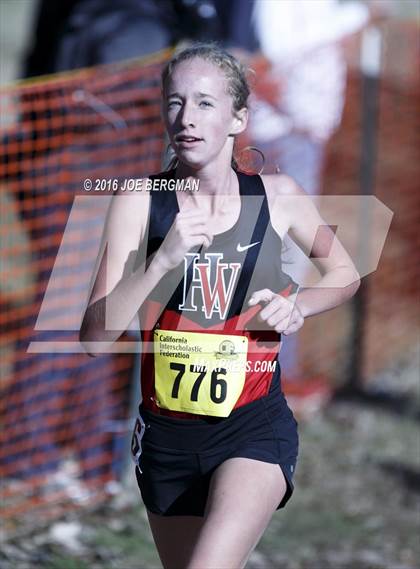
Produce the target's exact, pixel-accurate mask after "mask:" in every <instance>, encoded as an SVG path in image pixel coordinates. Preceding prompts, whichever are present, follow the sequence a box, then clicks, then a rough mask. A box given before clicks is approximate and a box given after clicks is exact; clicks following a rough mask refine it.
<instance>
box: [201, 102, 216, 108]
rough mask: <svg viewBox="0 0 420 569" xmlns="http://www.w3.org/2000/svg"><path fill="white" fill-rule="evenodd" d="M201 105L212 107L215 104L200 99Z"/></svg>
mask: <svg viewBox="0 0 420 569" xmlns="http://www.w3.org/2000/svg"><path fill="white" fill-rule="evenodd" d="M200 106H204V107H212V106H213V105H212V104H211V103H209V102H208V101H200Z"/></svg>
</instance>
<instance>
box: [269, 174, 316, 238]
mask: <svg viewBox="0 0 420 569" xmlns="http://www.w3.org/2000/svg"><path fill="white" fill-rule="evenodd" d="M261 179H262V181H263V184H264V187H265V191H266V194H267V200H268V205H269V209H270V217H271V223H272V226H273V228H274V229H275V230H276V231H277V233H278V234H279V235H280V236H281V237H283V236H284V235H285V234H286V233H287V232H288V230H289V229H290V227H291V226H292V225H293V222H294V219H295V218H296V214H297V212H298V211H299V210H300V208H301V207H305V203H306V202H307V201H308V194H307V193H306V192H305V191H304V190H303V189H302V188H301V187H300V186H299V184H297V183H296V182H295V180H294V179H293V178H291V177H290V176H286V175H285V174H267V175H263V176H261ZM305 198H306V199H305Z"/></svg>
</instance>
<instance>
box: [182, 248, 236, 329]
mask: <svg viewBox="0 0 420 569" xmlns="http://www.w3.org/2000/svg"><path fill="white" fill-rule="evenodd" d="M204 257H205V259H206V260H205V261H204V262H202V263H199V262H198V260H199V258H200V255H199V254H198V253H187V254H186V255H185V257H184V292H183V297H182V303H181V304H180V305H179V307H178V308H179V310H186V311H192V312H197V310H198V302H199V301H198V296H200V297H201V298H200V300H201V303H200V304H201V306H202V310H203V312H204V315H205V317H206V318H208V319H210V318H212V317H213V316H214V315H215V314H218V315H219V317H220V319H222V320H223V319H224V318H225V317H226V313H227V311H228V308H229V305H230V302H231V300H232V296H233V293H234V290H235V286H236V282H237V278H238V274H239V269H240V268H241V264H240V263H223V253H205V255H204ZM190 263H192V278H189V275H188V270H189V266H190Z"/></svg>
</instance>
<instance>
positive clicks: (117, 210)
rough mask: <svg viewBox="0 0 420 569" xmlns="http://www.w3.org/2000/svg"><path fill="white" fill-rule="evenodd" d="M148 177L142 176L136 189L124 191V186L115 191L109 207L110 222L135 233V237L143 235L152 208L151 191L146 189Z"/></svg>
mask: <svg viewBox="0 0 420 569" xmlns="http://www.w3.org/2000/svg"><path fill="white" fill-rule="evenodd" d="M147 180H148V178H140V179H139V180H138V184H137V185H136V189H134V190H132V191H124V190H123V188H122V186H119V188H118V189H117V190H116V191H115V192H114V194H113V196H112V202H111V206H110V208H109V219H108V220H109V223H110V224H112V225H116V226H118V227H120V228H121V229H123V230H124V233H125V234H126V235H127V233H130V234H133V233H134V235H132V237H133V238H137V239H138V238H139V237H141V233H142V229H144V228H145V227H146V222H147V219H148V216H149V208H150V193H149V192H148V191H145V188H146V182H147Z"/></svg>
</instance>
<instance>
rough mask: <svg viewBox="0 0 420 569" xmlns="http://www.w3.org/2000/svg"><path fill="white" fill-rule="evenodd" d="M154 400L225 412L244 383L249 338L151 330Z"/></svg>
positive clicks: (162, 404) (207, 412)
mask: <svg viewBox="0 0 420 569" xmlns="http://www.w3.org/2000/svg"><path fill="white" fill-rule="evenodd" d="M154 353H155V391H156V404H157V405H158V406H159V407H162V408H164V409H171V410H172V411H184V412H188V413H197V414H200V415H212V416H214V417H227V416H228V415H229V414H230V412H231V411H232V409H233V407H234V406H235V403H236V402H237V400H238V399H239V396H240V394H241V393H242V389H243V387H244V383H245V373H246V362H247V353H248V338H247V337H246V336H232V335H226V334H206V333H202V332H178V331H172V330H155V332H154Z"/></svg>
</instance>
